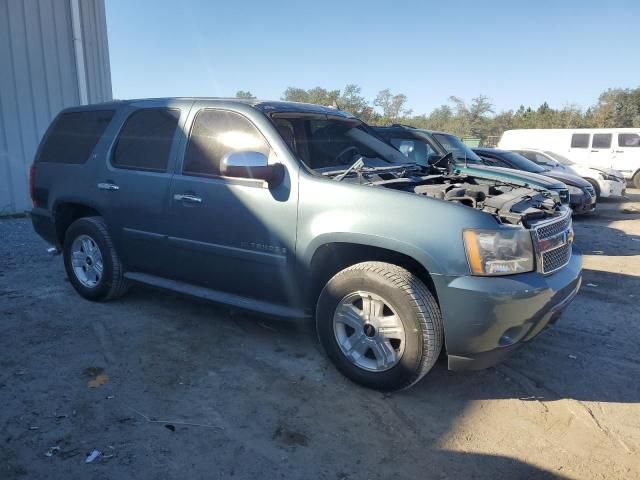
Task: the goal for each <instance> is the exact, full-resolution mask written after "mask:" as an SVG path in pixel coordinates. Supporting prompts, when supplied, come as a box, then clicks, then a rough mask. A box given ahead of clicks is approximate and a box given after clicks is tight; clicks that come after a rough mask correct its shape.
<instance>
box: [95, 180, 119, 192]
mask: <svg viewBox="0 0 640 480" xmlns="http://www.w3.org/2000/svg"><path fill="white" fill-rule="evenodd" d="M98 188H99V189H100V190H120V187H119V186H118V185H116V184H115V183H111V182H100V183H99V184H98Z"/></svg>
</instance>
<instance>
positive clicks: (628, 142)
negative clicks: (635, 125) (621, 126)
mask: <svg viewBox="0 0 640 480" xmlns="http://www.w3.org/2000/svg"><path fill="white" fill-rule="evenodd" d="M618 146H619V147H640V135H638V134H637V133H619V134H618Z"/></svg>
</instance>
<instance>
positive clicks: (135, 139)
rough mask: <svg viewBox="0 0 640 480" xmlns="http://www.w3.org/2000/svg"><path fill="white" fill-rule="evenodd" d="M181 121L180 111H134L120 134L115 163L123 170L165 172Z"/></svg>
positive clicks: (112, 161)
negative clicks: (179, 121) (179, 120)
mask: <svg viewBox="0 0 640 480" xmlns="http://www.w3.org/2000/svg"><path fill="white" fill-rule="evenodd" d="M179 118H180V111H179V110H176V109H168V108H145V109H142V110H138V111H136V112H133V113H132V114H131V115H130V116H129V118H127V121H126V122H125V124H124V127H123V128H122V130H121V131H120V134H119V135H118V138H117V140H116V146H115V148H114V151H113V157H112V159H111V163H112V164H113V165H114V166H116V167H120V168H131V169H135V170H149V171H154V172H165V171H166V170H167V164H168V163H169V155H170V153H171V144H172V142H173V137H174V136H175V133H176V127H177V126H178V119H179Z"/></svg>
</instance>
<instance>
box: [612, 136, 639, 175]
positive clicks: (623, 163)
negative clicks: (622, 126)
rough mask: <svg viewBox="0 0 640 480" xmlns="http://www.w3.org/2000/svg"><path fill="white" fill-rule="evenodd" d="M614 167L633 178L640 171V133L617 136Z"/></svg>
mask: <svg viewBox="0 0 640 480" xmlns="http://www.w3.org/2000/svg"><path fill="white" fill-rule="evenodd" d="M616 137H617V138H616V143H615V147H614V149H615V150H614V156H613V162H612V167H613V168H615V169H616V170H620V171H621V172H622V173H624V175H625V177H631V176H632V175H633V174H634V173H635V172H637V171H638V170H639V169H640V131H638V132H618V133H617V134H616Z"/></svg>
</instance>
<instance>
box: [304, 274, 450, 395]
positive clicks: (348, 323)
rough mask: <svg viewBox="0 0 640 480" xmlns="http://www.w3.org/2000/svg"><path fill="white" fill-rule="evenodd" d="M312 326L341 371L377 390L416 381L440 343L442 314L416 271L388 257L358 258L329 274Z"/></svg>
mask: <svg viewBox="0 0 640 480" xmlns="http://www.w3.org/2000/svg"><path fill="white" fill-rule="evenodd" d="M358 297H360V298H358ZM359 302H360V303H359ZM381 302H382V304H383V305H384V306H383V307H382V308H380V303H381ZM345 305H346V307H345ZM360 308H361V309H362V310H360ZM367 309H368V310H367ZM374 311H375V312H377V313H376V314H371V315H369V316H367V314H366V312H374ZM354 312H355V313H354ZM362 312H365V313H362ZM356 317H357V318H356ZM354 319H356V320H354ZM363 319H364V321H363ZM398 320H399V323H398ZM362 321H363V322H364V323H359V322H362ZM369 322H371V323H369ZM384 325H390V326H388V327H384ZM358 326H361V331H360V330H358V328H357V327H358ZM316 328H317V331H318V337H319V338H320V343H321V344H322V346H323V347H324V350H325V351H326V353H327V355H328V356H329V358H330V359H331V360H332V361H333V363H334V364H335V366H336V367H337V369H338V370H339V371H340V372H341V373H342V374H344V375H345V376H346V377H348V378H349V379H351V380H352V381H354V382H356V383H358V384H360V385H363V386H365V387H369V388H373V389H376V390H381V391H396V390H402V389H405V388H408V387H410V386H412V385H413V384H415V383H416V382H418V381H419V380H420V379H421V378H422V377H423V376H424V375H426V374H427V372H429V370H431V368H432V367H433V365H434V364H435V362H436V361H437V359H438V356H439V354H440V351H441V349H442V341H443V327H442V317H441V315H440V309H439V307H438V304H437V302H436V300H435V298H434V297H433V295H432V294H431V292H429V290H428V289H427V287H426V286H425V285H424V283H422V282H421V281H420V279H418V278H417V277H416V276H415V275H413V274H412V273H410V272H409V271H407V270H405V269H404V268H402V267H399V266H397V265H392V264H389V263H383V262H364V263H359V264H356V265H353V266H351V267H348V268H346V269H344V270H342V271H341V272H339V273H337V274H336V275H335V276H334V277H333V278H331V280H329V282H328V283H327V285H326V286H325V287H324V289H323V290H322V292H321V294H320V297H319V299H318V305H317V308H316ZM399 329H400V330H403V332H402V333H399ZM383 330H384V331H385V332H388V331H390V332H391V333H383ZM350 332H352V333H350ZM394 336H395V337H396V338H391V337H394ZM365 337H366V338H365ZM352 339H355V340H352ZM369 345H371V347H369ZM384 346H386V347H387V348H386V349H384V348H383V347H384ZM391 349H393V351H392V350H391ZM347 352H349V353H347ZM380 352H384V354H383V355H378V354H379V353H380ZM393 352H395V354H394V353H393ZM356 357H357V358H356ZM381 358H382V360H381ZM394 362H395V363H394Z"/></svg>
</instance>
